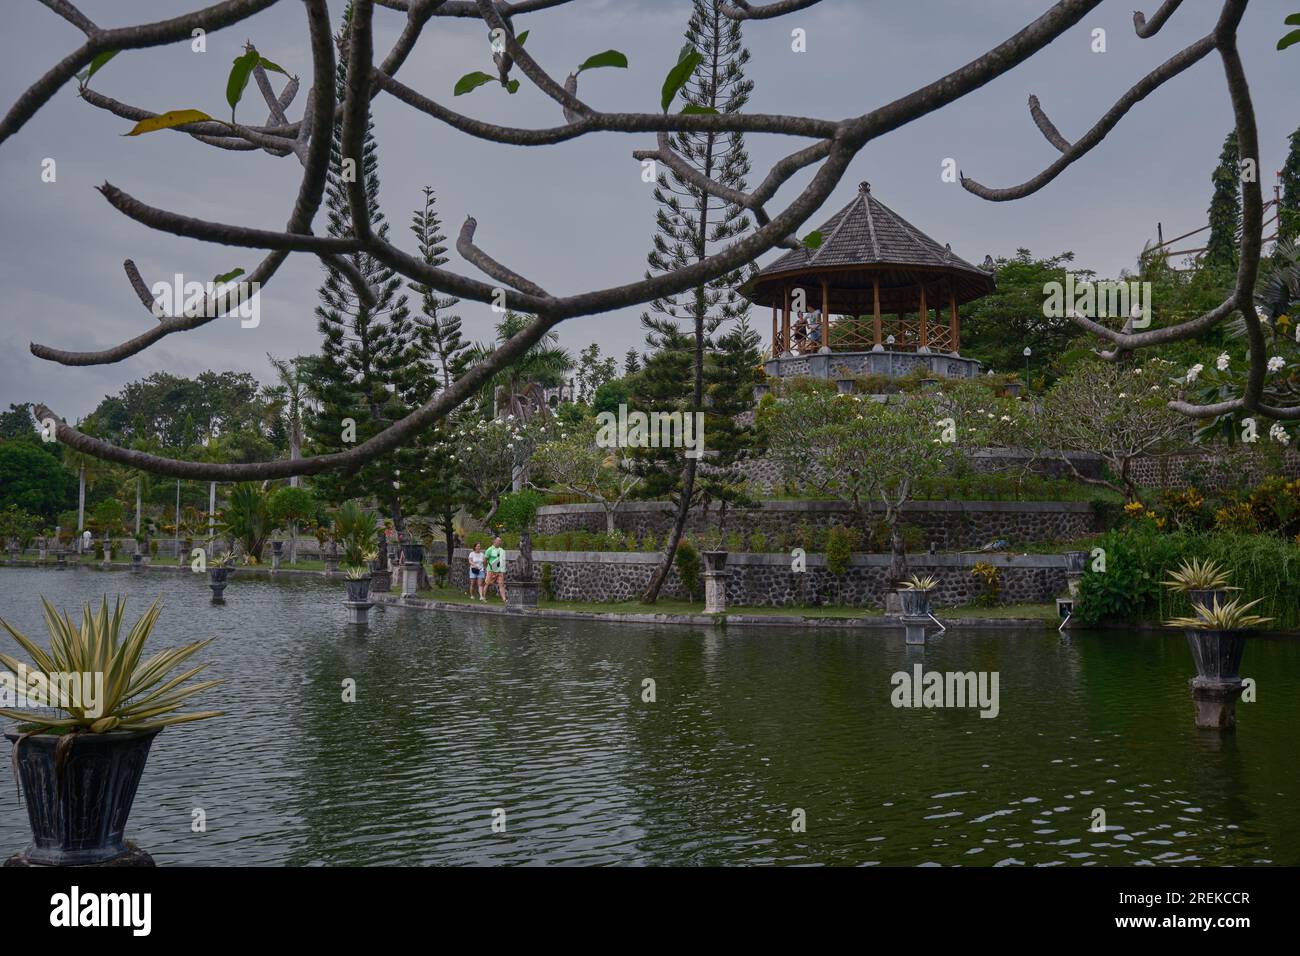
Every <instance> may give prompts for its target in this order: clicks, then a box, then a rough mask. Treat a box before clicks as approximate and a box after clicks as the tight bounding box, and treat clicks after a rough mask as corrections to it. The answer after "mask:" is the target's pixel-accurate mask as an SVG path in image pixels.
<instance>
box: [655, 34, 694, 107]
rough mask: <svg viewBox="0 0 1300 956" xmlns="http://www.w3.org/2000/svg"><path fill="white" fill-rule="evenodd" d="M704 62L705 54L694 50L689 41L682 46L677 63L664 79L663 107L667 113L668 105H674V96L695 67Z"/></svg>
mask: <svg viewBox="0 0 1300 956" xmlns="http://www.w3.org/2000/svg"><path fill="white" fill-rule="evenodd" d="M703 62H704V56H703V55H702V54H701V53H699V52H698V51H697V50H692V49H691V45H690V44H689V43H688V44H686V45H685V46H684V47H682V51H681V53H680V54H678V56H677V65H676V66H674V67H673V68H672V69H671V70H669V71H668V76H667V77H666V78H665V79H664V89H663V108H664V112H665V113H667V112H668V107H670V106H672V103H673V98H674V97H676V96H677V93H678V91H679V90H680V89H681V88H682V87H683V86H685V85H686V81H687V80H689V79H690V78H691V74H692V73H694V72H695V68H696V67H697V66H699V65H700V64H701V63H703Z"/></svg>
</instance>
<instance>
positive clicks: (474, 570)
mask: <svg viewBox="0 0 1300 956" xmlns="http://www.w3.org/2000/svg"><path fill="white" fill-rule="evenodd" d="M484 561H485V557H484V555H483V545H481V544H476V545H474V550H473V551H471V552H470V553H469V596H470V597H471V598H473V597H474V586H475V585H476V584H477V585H478V599H479V600H480V601H486V600H487V598H486V597H485V596H484V592H485V590H486V589H487V576H486V575H485V574H484V567H483V565H484Z"/></svg>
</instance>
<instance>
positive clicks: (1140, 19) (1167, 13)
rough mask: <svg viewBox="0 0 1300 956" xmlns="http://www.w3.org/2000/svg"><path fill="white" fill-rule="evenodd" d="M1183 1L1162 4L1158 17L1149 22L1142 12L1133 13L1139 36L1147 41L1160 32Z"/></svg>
mask: <svg viewBox="0 0 1300 956" xmlns="http://www.w3.org/2000/svg"><path fill="white" fill-rule="evenodd" d="M1182 2H1183V0H1165V2H1164V3H1162V4H1160V9H1159V10H1157V11H1156V15H1155V16H1154V17H1152V18H1151V20H1150V22H1148V21H1147V18H1146V15H1145V14H1143V13H1142V11H1141V10H1134V11H1133V29H1134V30H1136V31H1137V35H1138V36H1140V37H1141V38H1142V39H1144V40H1146V39H1149V38H1151V37H1153V36H1155V35H1156V34H1157V33H1159V32H1160V28H1161V27H1162V26H1164V25H1165V21H1166V20H1168V19H1169V18H1170V17H1171V16H1173V15H1174V11H1175V10H1177V9H1178V8H1179V7H1180V6H1181V5H1182Z"/></svg>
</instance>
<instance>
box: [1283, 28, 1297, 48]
mask: <svg viewBox="0 0 1300 956" xmlns="http://www.w3.org/2000/svg"><path fill="white" fill-rule="evenodd" d="M1297 43H1300V30H1292V31H1291V32H1290V33H1288V34H1287V35H1286V36H1284V37H1283V38H1282V39H1280V40H1278V41H1277V48H1278V49H1279V50H1285V49H1286V48H1287V47H1289V46H1294V45H1295V44H1297Z"/></svg>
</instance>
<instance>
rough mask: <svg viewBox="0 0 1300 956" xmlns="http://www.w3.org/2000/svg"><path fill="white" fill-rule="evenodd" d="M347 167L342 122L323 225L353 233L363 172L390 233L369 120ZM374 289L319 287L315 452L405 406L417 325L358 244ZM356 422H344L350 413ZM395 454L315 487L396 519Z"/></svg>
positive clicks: (356, 260)
mask: <svg viewBox="0 0 1300 956" xmlns="http://www.w3.org/2000/svg"><path fill="white" fill-rule="evenodd" d="M351 13H352V11H351V8H349V9H348V10H347V11H346V12H345V14H344V26H343V28H342V29H341V31H340V34H339V37H338V42H339V46H340V48H343V47H345V46H346V40H347V30H348V27H347V24H348V22H349V20H350V18H351ZM346 88H347V63H346V57H341V58H340V61H339V65H338V69H337V76H336V90H335V93H336V97H337V99H338V101H339V102H340V103H341V102H342V101H343V98H344V95H345V90H346ZM352 165H353V164H352V163H348V164H347V167H345V165H344V163H343V151H342V130H341V127H340V125H338V124H336V125H335V127H334V136H333V140H332V142H331V143H330V168H329V178H328V180H327V183H326V188H325V204H326V212H327V222H328V232H329V235H331V236H336V237H350V236H351V235H352V215H351V212H350V210H349V206H348V198H347V183H346V182H345V179H344V176H345V174H349V175H357V176H360V177H361V180H362V183H363V185H364V186H365V193H366V204H367V207H368V209H369V213H370V221H371V224H372V228H373V229H374V231H375V233H376V234H377V235H379V236H381V237H386V236H387V235H388V223H387V222H386V221H385V219H384V215H383V213H382V212H381V211H380V209H379V164H378V155H377V146H376V144H375V139H374V132H373V124H371V125H370V126H368V127H367V129H366V135H365V144H364V146H363V148H362V160H361V168H360V169H357V170H353V169H351V167H352ZM349 258H350V260H351V262H352V265H353V266H355V267H356V269H357V271H358V272H359V273H360V274H361V275H362V276H363V277H364V279H365V281H366V283H367V285H368V286H369V287H370V289H371V290H372V291H373V293H374V296H375V300H376V301H375V305H374V306H373V307H372V306H367V305H366V304H365V303H364V302H362V301H360V300H359V299H358V297H357V295H356V292H355V291H354V289H353V288H352V285H351V283H350V282H349V281H348V279H347V277H346V276H344V275H343V274H342V273H341V272H339V271H338V270H336V269H332V268H329V267H326V275H325V282H324V283H323V284H322V285H321V287H320V298H321V303H320V305H319V306H317V308H316V316H317V319H318V326H319V328H320V331H321V334H322V335H323V336H324V342H323V343H322V345H321V353H320V355H319V356H317V357H316V360H315V361H314V362H313V363H312V371H313V387H314V390H315V392H316V394H315V398H316V400H317V402H318V403H319V406H320V407H319V410H318V411H317V413H316V414H315V415H314V416H312V420H311V423H310V427H309V434H310V437H311V440H312V443H313V445H314V446H315V450H316V452H317V453H318V454H320V453H328V452H332V451H341V450H342V449H344V448H348V447H352V444H353V442H350V441H348V440H347V439H348V438H353V439H354V441H355V442H363V441H365V440H366V439H368V438H370V437H371V436H373V435H375V434H378V433H379V432H380V431H382V430H383V429H384V428H385V427H387V426H388V425H389V424H391V423H392V422H393V421H395V420H396V419H398V418H400V417H402V416H403V415H405V414H406V412H407V410H408V409H407V406H406V405H405V403H404V402H403V401H402V399H401V396H400V391H401V386H402V384H403V382H402V377H403V375H404V374H405V369H406V363H407V362H408V361H409V357H410V349H411V345H412V341H413V335H414V329H413V327H412V324H411V319H410V313H409V311H408V309H407V305H406V295H405V294H404V293H403V291H402V279H401V277H400V276H398V275H396V274H395V273H394V272H393V271H392V270H391V269H389V268H388V267H386V266H385V265H384V264H383V263H381V262H379V261H378V260H377V259H375V258H373V257H372V256H370V255H368V254H366V253H364V252H361V253H353V254H351V255H350V256H349ZM349 419H350V420H351V421H352V422H354V423H355V426H354V427H351V428H350V427H349V426H348V424H347V420H349ZM397 467H398V466H397V462H396V458H395V455H393V454H389V455H385V456H382V457H380V458H378V459H375V460H373V461H371V462H369V463H367V464H366V465H365V466H363V467H362V468H360V469H358V470H357V471H355V472H352V473H350V474H342V473H337V472H327V473H325V474H323V475H321V476H320V477H318V478H317V480H316V488H317V490H318V492H319V493H320V494H321V496H322V497H324V498H325V499H327V500H329V501H333V502H341V501H343V500H345V499H348V498H355V497H367V498H368V497H374V498H375V499H376V500H377V501H378V502H379V503H380V504H381V505H382V506H384V507H385V508H386V509H387V510H388V511H389V513H391V515H392V517H393V520H394V522H395V523H396V524H397V525H398V526H399V527H400V525H401V508H400V504H399V500H398V495H397V491H396V489H395V488H394V487H393V484H394V482H395V481H396V479H397V475H396V471H397Z"/></svg>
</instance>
